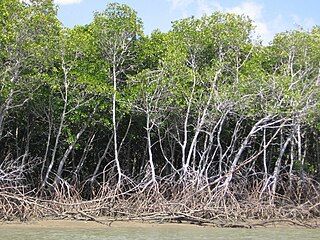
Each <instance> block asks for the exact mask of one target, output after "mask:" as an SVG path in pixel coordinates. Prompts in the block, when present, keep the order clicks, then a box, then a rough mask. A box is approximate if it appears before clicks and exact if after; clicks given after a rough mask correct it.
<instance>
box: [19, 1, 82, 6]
mask: <svg viewBox="0 0 320 240" xmlns="http://www.w3.org/2000/svg"><path fill="white" fill-rule="evenodd" d="M21 1H22V2H25V3H30V0H21ZM81 1H82V0H54V2H55V3H56V4H60V5H68V4H75V3H80V2H81Z"/></svg>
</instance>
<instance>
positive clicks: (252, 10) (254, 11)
mask: <svg viewBox="0 0 320 240" xmlns="http://www.w3.org/2000/svg"><path fill="white" fill-rule="evenodd" d="M262 11H263V5H261V4H257V3H255V2H252V1H245V2H242V3H240V4H239V5H237V6H235V7H233V8H229V9H226V12H230V13H235V14H239V15H245V16H248V17H249V18H250V19H251V20H253V21H254V25H255V26H256V29H255V32H256V34H257V35H258V36H260V37H261V38H262V39H263V40H264V41H265V42H266V41H269V40H271V39H270V37H271V38H272V36H273V34H272V33H271V30H270V27H269V24H268V22H266V21H265V20H264V18H263V12H262Z"/></svg>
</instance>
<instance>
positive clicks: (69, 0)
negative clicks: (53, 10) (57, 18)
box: [54, 0, 82, 5]
mask: <svg viewBox="0 0 320 240" xmlns="http://www.w3.org/2000/svg"><path fill="white" fill-rule="evenodd" d="M81 1H82V0H55V1H54V2H55V3H57V4H61V5H67V4H74V3H80V2H81Z"/></svg>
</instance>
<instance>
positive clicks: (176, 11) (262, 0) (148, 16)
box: [55, 0, 320, 43]
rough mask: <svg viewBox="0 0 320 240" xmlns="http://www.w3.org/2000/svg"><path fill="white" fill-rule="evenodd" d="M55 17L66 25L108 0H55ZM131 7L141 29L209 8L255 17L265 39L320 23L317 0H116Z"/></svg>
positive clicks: (77, 22) (86, 18)
mask: <svg viewBox="0 0 320 240" xmlns="http://www.w3.org/2000/svg"><path fill="white" fill-rule="evenodd" d="M55 2H56V3H57V4H58V5H59V11H58V17H59V19H60V20H61V21H62V22H63V24H64V25H65V26H67V27H72V26H74V25H82V24H86V23H89V22H90V21H91V20H92V17H93V12H95V11H102V10H103V9H105V7H106V5H107V4H108V3H109V2H114V1H109V0H55ZM116 2H119V3H126V4H128V5H129V6H131V7H133V8H134V9H135V10H136V11H137V12H138V15H139V16H140V17H141V18H142V20H143V22H144V29H145V33H147V34H149V33H151V32H152V30H154V29H157V28H158V29H160V30H162V31H167V30H169V29H170V26H171V21H173V20H177V19H180V18H183V17H188V16H192V15H193V16H197V17H198V16H201V15H203V14H210V13H211V12H213V11H217V10H218V11H223V12H234V13H238V14H245V15H248V16H249V17H250V18H252V19H253V20H254V21H255V24H256V34H257V35H259V36H261V38H262V39H263V40H264V42H265V43H267V42H269V41H270V40H271V39H272V37H273V36H274V34H275V33H278V32H282V31H285V30H290V29H293V28H297V27H299V26H300V27H303V28H306V29H309V28H310V27H312V26H314V25H320V14H319V10H320V0H119V1H116Z"/></svg>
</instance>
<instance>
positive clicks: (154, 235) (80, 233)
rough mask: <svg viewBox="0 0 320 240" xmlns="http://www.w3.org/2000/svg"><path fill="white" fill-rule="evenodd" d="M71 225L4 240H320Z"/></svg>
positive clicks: (317, 233) (306, 233)
mask: <svg viewBox="0 0 320 240" xmlns="http://www.w3.org/2000/svg"><path fill="white" fill-rule="evenodd" d="M75 224H76V225H75V226H73V227H71V226H68V225H54V224H53V225H50V224H48V225H6V224H3V225H1V226H0V239H1V240H42V239H43V240H70V239H71V240H104V239H107V240H127V239H130V240H155V239H158V240H187V239H188V240H189V239H192V240H198V239H199V240H200V239H201V240H206V239H227V240H228V239H232V240H236V239H259V240H263V239H268V240H269V239H284V240H285V239H288V240H301V239H303V240H308V239H317V240H319V239H320V230H319V229H302V228H299V229H295V228H292V227H291V228H289V227H288V228H287V227H281V228H258V229H219V228H211V227H196V226H192V225H181V226H180V225H171V226H170V225H164V226H162V225H151V224H146V225H133V226H132V225H131V226H126V225H125V224H123V225H121V226H114V227H105V226H103V225H101V226H91V225H88V226H86V225H84V224H77V223H75Z"/></svg>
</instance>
